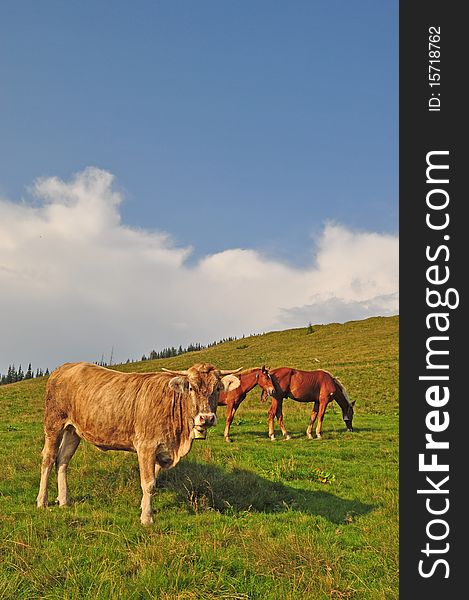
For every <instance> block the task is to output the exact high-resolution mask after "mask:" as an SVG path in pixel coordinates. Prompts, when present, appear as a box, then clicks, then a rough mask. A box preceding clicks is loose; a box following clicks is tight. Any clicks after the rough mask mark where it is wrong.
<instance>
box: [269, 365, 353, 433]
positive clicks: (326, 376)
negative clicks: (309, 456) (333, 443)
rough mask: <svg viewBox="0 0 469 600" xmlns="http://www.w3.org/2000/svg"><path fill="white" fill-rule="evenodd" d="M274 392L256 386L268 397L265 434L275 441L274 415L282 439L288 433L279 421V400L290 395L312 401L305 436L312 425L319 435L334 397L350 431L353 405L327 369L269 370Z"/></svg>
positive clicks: (280, 413)
mask: <svg viewBox="0 0 469 600" xmlns="http://www.w3.org/2000/svg"><path fill="white" fill-rule="evenodd" d="M269 373H270V375H271V379H272V383H273V386H274V391H273V392H272V386H264V385H263V384H262V383H260V384H259V385H260V386H261V387H262V388H263V392H262V397H263V398H265V397H267V395H269V396H272V404H271V405H270V409H269V437H270V439H271V440H275V433H274V419H275V417H277V421H278V424H279V425H280V429H281V430H282V433H283V436H284V438H285V439H287V440H289V439H290V436H289V434H288V432H287V429H286V427H285V425H284V424H283V410H282V405H283V400H284V399H285V398H291V399H292V400H296V401H297V402H313V411H312V413H311V420H310V423H309V425H308V428H307V430H306V435H307V436H308V438H309V439H311V438H312V437H313V427H314V423H315V421H316V418H317V420H318V422H317V426H316V436H317V438H318V439H321V437H322V422H323V420H324V413H325V411H326V408H327V405H328V404H329V402H332V400H335V401H336V402H337V404H338V405H339V406H340V408H341V409H342V417H343V419H344V422H345V425H346V427H347V430H348V431H353V427H352V420H353V407H354V405H355V401H354V402H350V400H349V397H348V395H347V392H346V391H345V388H344V386H343V385H342V383H341V382H340V381H339V380H338V379H337V377H334V376H333V375H331V374H330V373H329V372H328V371H323V370H322V369H317V370H316V371H301V370H299V369H291V368H289V367H279V368H278V369H269Z"/></svg>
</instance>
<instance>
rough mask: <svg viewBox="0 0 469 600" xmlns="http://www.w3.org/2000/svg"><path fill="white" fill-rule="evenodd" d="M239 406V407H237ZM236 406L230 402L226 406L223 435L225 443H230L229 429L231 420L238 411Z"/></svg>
mask: <svg viewBox="0 0 469 600" xmlns="http://www.w3.org/2000/svg"><path fill="white" fill-rule="evenodd" d="M238 406H239V405H238ZM238 406H237V405H236V404H235V403H234V402H230V403H229V404H227V405H226V425H225V433H224V434H223V436H224V438H225V442H231V439H230V427H231V423H232V422H233V418H234V416H235V413H236V411H237V409H238Z"/></svg>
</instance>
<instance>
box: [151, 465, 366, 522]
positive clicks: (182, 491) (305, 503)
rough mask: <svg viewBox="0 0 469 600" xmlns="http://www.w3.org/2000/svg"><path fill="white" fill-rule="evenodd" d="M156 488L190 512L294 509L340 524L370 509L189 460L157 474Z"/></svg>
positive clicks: (243, 470) (258, 477) (322, 494)
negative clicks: (165, 491) (166, 493)
mask: <svg viewBox="0 0 469 600" xmlns="http://www.w3.org/2000/svg"><path fill="white" fill-rule="evenodd" d="M158 487H159V488H160V489H161V488H162V489H165V490H169V491H172V492H174V493H175V495H176V498H177V502H179V503H181V504H185V505H186V506H187V508H188V510H190V511H192V512H198V511H199V510H216V511H218V512H220V513H226V514H233V513H236V512H243V511H250V512H258V513H282V512H288V511H291V510H294V511H299V512H302V513H305V514H309V515H318V516H322V517H324V518H325V519H327V520H328V521H331V522H332V523H337V524H340V523H344V522H347V520H350V519H351V518H352V519H353V517H355V516H359V515H364V514H366V513H368V512H370V511H371V510H373V508H374V506H373V505H371V504H365V503H363V502H360V501H358V500H346V499H343V498H339V497H338V496H336V495H335V494H333V493H331V492H329V491H322V490H321V491H313V490H304V489H303V490H299V489H296V488H293V487H290V486H288V485H285V484H284V483H280V482H273V481H269V480H268V479H265V478H263V477H260V476H259V475H256V474H255V473H253V472H252V471H247V470H245V469H233V470H231V471H225V470H223V469H221V468H220V467H216V466H214V465H206V464H200V463H194V462H189V461H187V462H185V463H184V462H181V463H179V465H178V466H177V467H176V468H175V469H171V470H169V471H165V472H163V473H161V475H160V477H159V478H158ZM157 493H158V492H157Z"/></svg>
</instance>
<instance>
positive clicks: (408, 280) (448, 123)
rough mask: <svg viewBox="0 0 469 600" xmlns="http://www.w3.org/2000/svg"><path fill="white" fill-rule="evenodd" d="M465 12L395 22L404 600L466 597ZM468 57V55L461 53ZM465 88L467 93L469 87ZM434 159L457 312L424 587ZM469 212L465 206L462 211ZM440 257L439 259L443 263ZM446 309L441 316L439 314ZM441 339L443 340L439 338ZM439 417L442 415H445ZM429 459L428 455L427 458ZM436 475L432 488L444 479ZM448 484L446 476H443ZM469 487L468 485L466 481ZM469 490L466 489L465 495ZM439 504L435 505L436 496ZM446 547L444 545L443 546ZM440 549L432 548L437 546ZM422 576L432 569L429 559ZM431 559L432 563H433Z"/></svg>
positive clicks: (431, 4)
mask: <svg viewBox="0 0 469 600" xmlns="http://www.w3.org/2000/svg"><path fill="white" fill-rule="evenodd" d="M463 7H464V3H462V2H460V3H456V2H442V1H440V2H435V1H433V0H430V1H427V2H407V3H404V2H401V3H400V15H399V30H400V32H399V35H400V38H399V147H400V157H399V196H400V200H399V206H400V310H399V313H400V350H399V353H400V361H399V362H400V381H399V390H400V413H399V414H400V448H399V456H400V597H401V598H415V597H418V594H419V593H422V595H423V597H424V598H426V599H432V598H440V597H441V594H442V593H443V594H444V593H446V594H448V593H450V594H454V597H464V596H465V595H467V590H466V589H465V578H464V574H465V573H464V563H465V554H466V549H465V547H464V544H465V538H466V529H467V520H466V518H465V516H464V515H465V512H464V511H463V508H465V505H466V504H469V503H468V502H467V500H466V495H465V488H468V486H466V485H465V479H466V473H468V469H467V467H466V466H465V464H466V456H468V457H469V448H467V447H466V444H465V436H466V438H468V439H469V433H466V434H465V432H464V431H463V427H464V426H465V425H466V423H469V419H467V418H466V412H467V409H466V405H467V408H469V392H468V391H467V386H465V385H464V375H465V371H468V370H469V364H468V366H466V364H465V363H466V360H465V359H466V352H465V348H466V344H465V343H464V342H465V337H466V332H468V331H469V326H468V325H467V323H465V319H464V306H465V298H466V294H465V287H466V283H465V270H466V269H465V263H466V260H467V259H466V256H467V257H468V258H469V253H468V251H467V249H466V244H465V238H466V237H469V236H468V234H467V233H466V227H465V223H464V217H465V212H466V211H465V205H466V201H467V200H466V199H467V192H465V191H463V179H464V178H465V171H466V170H468V169H467V167H466V166H465V164H464V159H465V156H466V155H467V152H466V151H465V147H464V141H463V136H464V132H465V129H467V117H466V114H465V113H466V111H465V110H464V108H463V103H464V104H469V102H468V101H467V100H465V99H464V92H463V87H464V81H465V79H466V78H467V73H468V68H467V66H466V65H465V64H464V62H465V61H464V60H463V49H464V48H465V45H466V43H467V40H468V37H469V36H468V33H467V30H468V28H469V24H466V23H465V21H464V17H463V14H462V11H463ZM431 26H437V27H441V41H440V46H441V57H440V58H441V65H440V66H441V86H439V87H440V89H438V90H437V89H436V88H435V87H434V88H431V87H430V86H429V79H428V73H429V54H428V52H429V48H428V42H429V40H428V35H429V28H430V27H431ZM466 54H467V52H466ZM466 87H467V86H466ZM432 91H433V92H438V93H440V99H441V110H440V111H439V112H437V111H434V112H430V111H429V110H428V100H429V98H430V97H431V94H432ZM433 150H449V158H448V162H449V165H450V169H449V180H450V182H449V184H448V185H447V186H445V188H446V190H447V191H448V193H449V194H450V205H449V213H450V224H449V227H448V229H447V230H445V232H444V233H445V234H448V235H449V236H450V240H449V241H447V242H446V244H447V245H448V247H449V250H450V257H449V260H448V262H446V263H445V262H443V260H442V261H441V263H440V264H442V265H444V264H446V265H448V266H449V268H450V280H449V282H448V284H447V287H448V286H449V287H453V288H456V289H457V290H458V292H459V297H460V304H459V306H458V307H457V308H455V309H454V310H448V312H449V313H450V314H449V318H450V322H451V325H450V328H449V330H448V332H447V333H446V335H448V336H449V338H450V339H449V342H448V346H447V348H448V349H449V355H448V356H447V357H445V359H446V363H448V364H449V367H450V368H449V371H448V374H449V376H450V381H449V384H448V385H449V388H450V400H449V402H448V405H447V407H446V410H447V411H448V412H449V416H450V425H449V428H448V429H447V430H446V431H445V432H444V434H443V433H442V434H440V439H441V440H443V439H446V440H448V441H449V444H450V445H449V449H448V450H442V451H440V453H439V454H440V457H439V461H440V462H442V461H443V460H444V461H445V462H447V463H448V464H449V467H450V469H449V473H448V474H449V476H450V478H449V482H448V484H447V487H448V488H449V494H448V496H447V497H448V498H449V500H450V508H449V510H448V512H447V513H446V514H445V515H444V516H442V518H444V519H446V521H447V522H448V525H449V534H448V537H447V538H446V539H445V540H444V541H445V542H448V543H449V550H448V552H447V553H445V554H439V555H436V554H435V555H432V556H433V557H434V559H435V560H436V559H438V558H444V559H446V560H447V561H448V564H449V577H448V578H445V577H444V575H445V574H446V569H445V568H443V566H442V565H440V566H439V567H437V568H436V569H435V572H434V574H433V575H432V576H431V577H428V578H423V577H422V576H420V575H419V573H418V564H419V560H421V559H426V557H425V555H424V554H422V552H421V550H422V548H424V547H425V544H426V542H427V541H429V540H428V538H427V535H426V526H427V523H428V522H429V521H430V520H431V519H432V518H436V517H432V516H431V515H429V513H428V512H427V510H426V507H425V499H426V497H425V496H424V495H419V494H417V490H418V489H422V488H423V489H425V488H428V487H430V486H428V485H426V481H425V476H426V475H430V474H429V473H421V472H419V467H418V455H419V454H420V453H422V452H425V442H426V440H425V434H426V433H428V429H427V427H426V424H425V417H426V414H427V413H428V411H429V410H431V408H430V407H429V406H428V404H427V403H426V400H425V390H426V388H427V387H428V382H422V381H419V379H418V378H419V375H423V374H425V369H426V352H427V349H426V346H425V344H426V341H427V338H428V336H429V335H432V334H431V333H430V332H429V330H428V329H427V326H426V323H425V318H426V315H427V314H428V313H429V312H432V310H431V309H429V308H428V306H427V304H426V287H427V286H428V282H427V280H426V269H427V268H428V266H429V263H428V260H427V258H426V256H425V251H426V246H427V245H430V246H431V247H433V248H435V247H436V246H438V244H439V243H445V242H442V237H443V233H442V232H436V231H432V230H430V229H429V228H428V227H427V226H426V223H425V218H426V213H427V206H426V195H427V193H428V191H429V185H428V184H427V183H426V166H427V164H426V155H427V153H428V152H430V151H433ZM468 203H469V202H468ZM442 256H443V254H442ZM438 310H445V309H438ZM441 335H444V334H441ZM442 410H443V409H442ZM427 452H428V451H427ZM442 475H443V474H442V473H436V474H435V480H436V481H438V480H439V479H441V477H442ZM445 475H446V474H445ZM468 481H469V478H468ZM468 489H469V488H468ZM440 497H441V496H440ZM442 545H443V542H441V543H440V546H442ZM437 546H438V544H437V543H436V542H435V543H434V547H437ZM426 560H427V562H426V565H427V566H426V569H428V565H429V564H430V562H429V559H426ZM430 560H431V559H430Z"/></svg>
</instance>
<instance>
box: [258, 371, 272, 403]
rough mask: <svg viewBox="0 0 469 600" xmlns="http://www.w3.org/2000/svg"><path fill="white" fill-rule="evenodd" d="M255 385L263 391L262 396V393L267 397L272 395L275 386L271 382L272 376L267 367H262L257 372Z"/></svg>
mask: <svg viewBox="0 0 469 600" xmlns="http://www.w3.org/2000/svg"><path fill="white" fill-rule="evenodd" d="M257 383H258V384H259V386H260V387H261V388H262V389H263V395H264V392H266V393H267V394H268V395H269V396H273V395H274V393H275V385H274V382H273V381H272V375H271V374H270V371H269V369H268V368H267V367H265V366H263V367H262V368H261V369H260V370H259V375H258V379H257Z"/></svg>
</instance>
